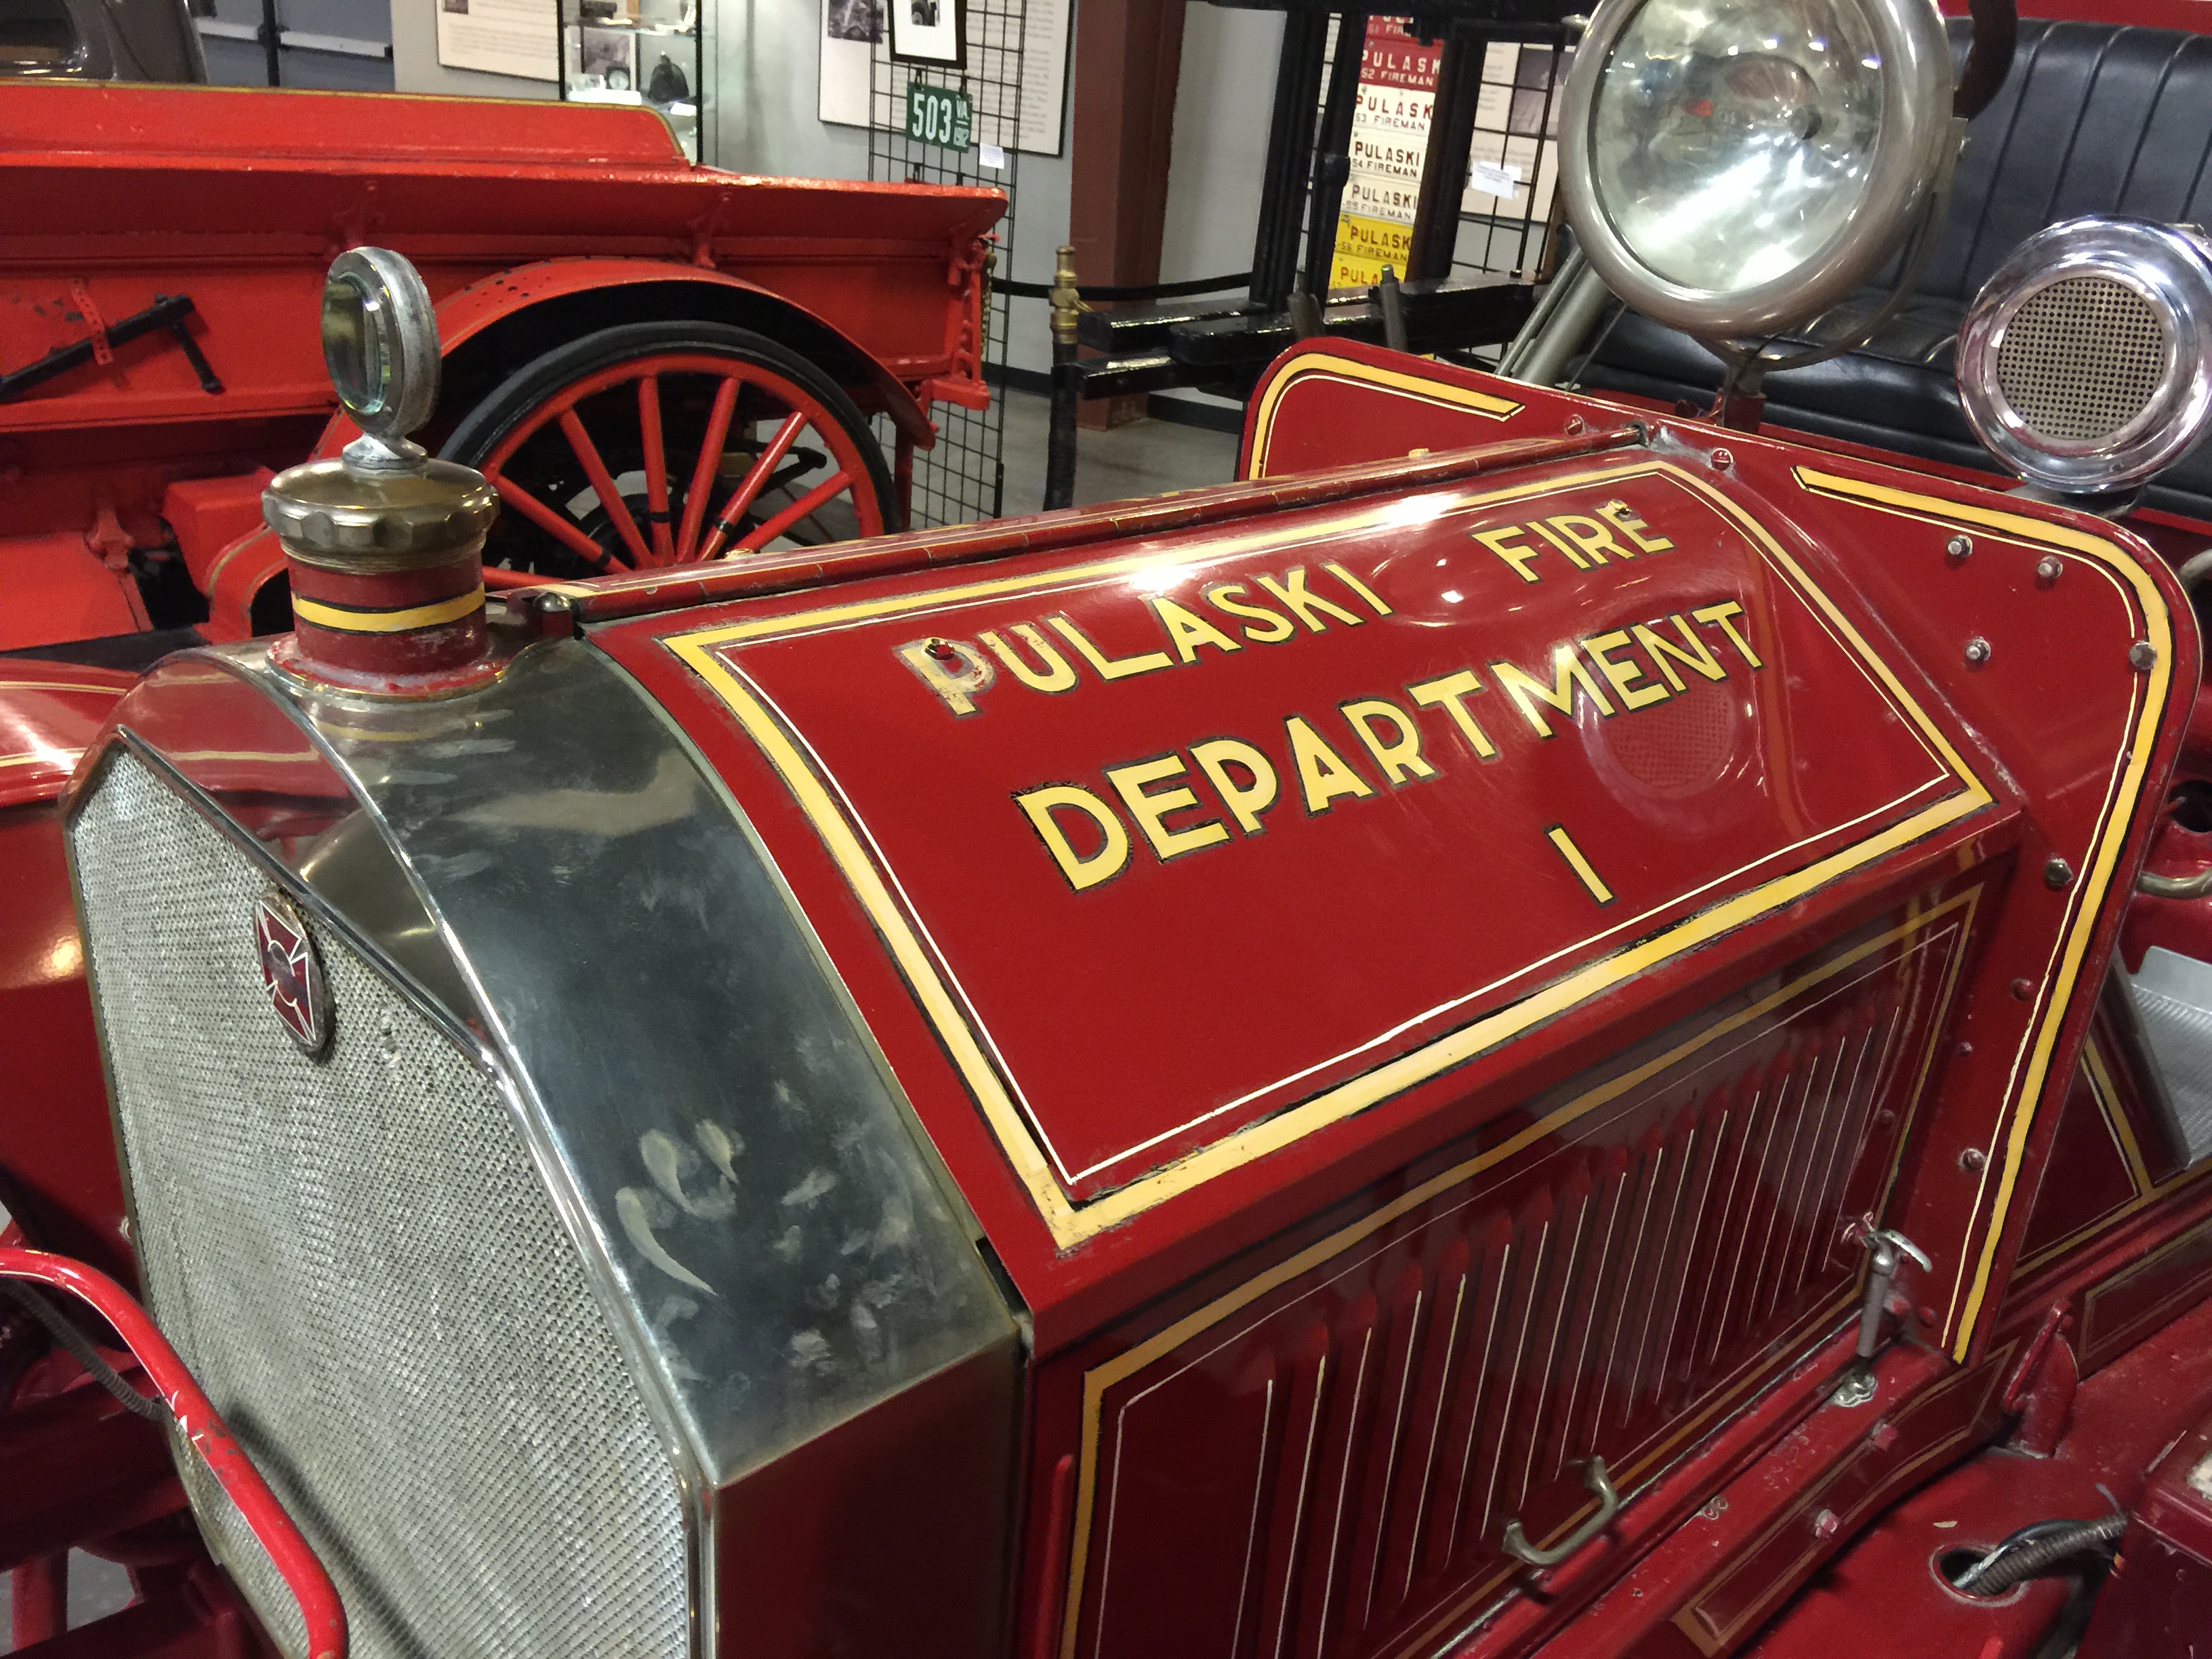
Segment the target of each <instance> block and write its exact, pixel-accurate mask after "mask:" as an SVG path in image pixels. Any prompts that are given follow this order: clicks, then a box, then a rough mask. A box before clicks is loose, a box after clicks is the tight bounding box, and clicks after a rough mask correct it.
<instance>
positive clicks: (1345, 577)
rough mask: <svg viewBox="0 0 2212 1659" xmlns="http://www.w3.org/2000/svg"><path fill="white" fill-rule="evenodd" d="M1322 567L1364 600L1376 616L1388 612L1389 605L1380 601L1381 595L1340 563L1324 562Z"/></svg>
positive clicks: (1383, 615) (1384, 614)
mask: <svg viewBox="0 0 2212 1659" xmlns="http://www.w3.org/2000/svg"><path fill="white" fill-rule="evenodd" d="M1322 569H1324V570H1326V571H1328V573H1329V574H1330V575H1332V576H1334V577H1335V578H1336V579H1337V580H1339V581H1340V582H1342V583H1343V584H1344V585H1345V586H1346V587H1348V588H1350V589H1351V590H1352V592H1355V593H1357V594H1358V595H1359V597H1360V598H1361V599H1364V600H1366V601H1367V603H1368V605H1370V606H1371V607H1372V608H1373V610H1374V611H1375V614H1376V616H1378V617H1387V616H1389V614H1390V607H1389V605H1385V604H1383V596H1382V595H1381V594H1379V593H1377V592H1376V591H1375V590H1374V589H1373V588H1371V587H1370V586H1368V585H1367V584H1366V583H1365V582H1364V581H1362V580H1359V578H1358V577H1357V576H1355V575H1353V574H1352V573H1351V572H1350V571H1349V570H1346V568H1344V567H1343V566H1342V565H1340V564H1324V565H1323V566H1322Z"/></svg>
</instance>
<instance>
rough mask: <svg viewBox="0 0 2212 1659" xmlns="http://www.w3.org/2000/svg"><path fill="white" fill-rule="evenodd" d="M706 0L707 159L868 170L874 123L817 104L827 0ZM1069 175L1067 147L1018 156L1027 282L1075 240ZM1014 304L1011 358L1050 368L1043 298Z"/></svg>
mask: <svg viewBox="0 0 2212 1659" xmlns="http://www.w3.org/2000/svg"><path fill="white" fill-rule="evenodd" d="M708 3H710V4H712V5H713V6H714V10H713V12H712V13H711V14H710V16H709V20H708V21H709V26H710V27H711V28H712V29H713V31H714V33H712V34H711V35H710V36H709V38H708V52H710V53H711V54H712V56H713V61H714V88H713V91H714V105H713V107H712V112H711V115H710V118H709V125H708V141H707V150H706V154H707V157H708V160H709V161H712V162H713V163H714V165H715V166H717V167H728V168H730V169H732V171H735V172H739V173H786V174H789V175H792V176H793V177H798V178H810V179H865V178H866V177H867V176H868V135H867V133H866V131H863V130H862V129H860V128H859V127H848V126H839V125H832V124H830V123H829V122H826V121H823V120H821V119H819V118H817V116H816V114H815V110H816V108H817V101H816V100H817V88H818V85H819V82H820V77H821V70H822V8H821V0H708ZM1194 9H1199V10H1206V9H1210V8H1206V7H1198V8H1194ZM1072 109H1073V100H1072V99H1071V100H1068V102H1067V104H1066V106H1063V111H1062V115H1061V121H1062V124H1063V125H1062V129H1061V138H1060V147H1061V149H1062V151H1063V152H1065V150H1066V144H1067V136H1066V123H1067V121H1068V119H1069V112H1071V111H1072ZM1067 183H1068V172H1067V160H1066V155H1065V154H1064V153H1063V154H1062V155H1024V156H1022V157H1021V158H1020V159H1019V161H1018V162H1017V164H1016V171H1015V186H1014V195H1015V200H1016V204H1017V211H1016V214H1015V223H1014V238H1013V245H1012V250H1011V252H1012V258H1011V261H1009V259H1008V258H1007V250H1006V246H1005V245H1004V244H1003V243H1002V244H1001V252H1000V266H999V269H1000V271H1001V272H1003V273H1006V274H1007V275H1011V276H1013V277H1015V278H1016V279H1018V280H1019V281H1023V282H1036V283H1048V282H1050V281H1051V280H1052V266H1053V254H1054V251H1055V250H1056V249H1058V247H1059V246H1060V244H1061V243H1062V242H1064V241H1066V240H1067ZM1002 234H1003V233H1002ZM1009 264H1011V270H1009ZM1012 307H1013V313H1012V337H1010V339H1009V340H1008V342H1007V354H1006V355H1007V361H1008V362H1012V363H1013V364H1014V365H1015V366H1016V367H1018V368H1031V369H1036V370H1038V371H1040V372H1042V370H1044V369H1047V368H1050V367H1051V366H1052V337H1051V335H1050V333H1049V332H1048V330H1047V326H1046V319H1045V304H1044V301H1042V300H1016V301H1012Z"/></svg>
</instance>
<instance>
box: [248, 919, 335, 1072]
mask: <svg viewBox="0 0 2212 1659" xmlns="http://www.w3.org/2000/svg"><path fill="white" fill-rule="evenodd" d="M253 939H254V943H255V945H257V946H258V947H259V951H260V956H261V984H262V988H263V989H264V990H265V991H267V992H268V994H269V1006H270V1007H271V1008H273V1009H275V1010H276V1018H277V1019H278V1020H279V1021H280V1022H282V1023H283V1027H284V1029H285V1030H286V1031H287V1032H289V1034H290V1035H291V1038H292V1041H293V1042H295V1043H297V1044H299V1046H300V1051H301V1053H302V1054H306V1055H307V1056H308V1057H309V1058H310V1059H319V1058H320V1057H321V1055H322V1053H323V1051H324V1050H325V1048H329V1047H330V1042H331V996H330V989H329V987H328V985H327V984H326V983H325V981H324V978H323V964H322V959H321V958H320V957H318V956H317V955H316V954H315V941H314V940H313V938H311V937H310V936H309V934H308V933H307V918H305V917H304V916H302V915H301V914H300V909H299V907H298V906H297V905H295V903H293V902H292V901H291V899H290V898H289V897H287V896H285V895H284V894H283V893H280V892H278V891H276V890H275V889H273V888H272V889H270V890H269V891H268V892H267V893H264V895H262V898H261V902H260V904H259V905H258V906H257V907H256V908H255V910H254V915H253Z"/></svg>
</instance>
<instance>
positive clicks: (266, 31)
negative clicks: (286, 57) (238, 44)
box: [261, 0, 284, 87]
mask: <svg viewBox="0 0 2212 1659" xmlns="http://www.w3.org/2000/svg"><path fill="white" fill-rule="evenodd" d="M283 45H284V40H283V30H282V29H281V28H279V27H278V26H277V22H276V0H261V49H262V51H263V52H265V53H267V54H268V58H269V84H270V86H272V87H281V86H283V84H284V70H283V62H282V59H281V58H279V56H278V54H279V53H280V52H282V51H283Z"/></svg>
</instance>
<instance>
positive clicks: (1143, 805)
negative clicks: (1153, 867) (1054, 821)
mask: <svg viewBox="0 0 2212 1659" xmlns="http://www.w3.org/2000/svg"><path fill="white" fill-rule="evenodd" d="M1189 770H1190V769H1189V768H1188V766H1186V765H1184V764H1183V760H1182V756H1180V755H1164V756H1163V757H1160V758H1159V759H1158V760H1149V761H1138V762H1137V763H1134V764H1133V765H1129V766H1109V767H1108V768H1107V769H1106V781H1107V782H1109V783H1110V784H1112V785H1113V786H1114V787H1115V789H1116V790H1118V791H1119V792H1120V793H1121V799H1122V801H1123V802H1124V803H1125V804H1126V805H1127V807H1128V809H1129V816H1130V817H1133V818H1134V819H1136V821H1137V828H1139V829H1141V830H1143V831H1144V832H1145V839H1146V841H1148V842H1152V850H1153V851H1154V852H1155V853H1158V854H1159V855H1160V861H1161V862H1162V863H1165V862H1166V861H1167V860H1170V859H1171V858H1174V857H1176V855H1177V854H1182V853H1195V852H1196V851H1198V849H1199V848H1201V847H1218V846H1219V845H1220V844H1221V843H1222V842H1225V841H1227V840H1228V839H1229V830H1228V828H1227V827H1226V826H1225V825H1224V824H1220V823H1215V822H1214V821H1213V820H1212V818H1208V819H1207V820H1206V822H1205V823H1194V824H1192V825H1191V826H1190V827H1189V828H1188V829H1169V828H1168V826H1167V822H1166V820H1167V816H1168V814H1169V813H1170V812H1181V811H1185V810H1187V809H1188V808H1190V807H1193V806H1195V805H1198V796H1197V794H1196V793H1194V791H1192V790H1190V789H1188V788H1179V789H1167V790H1163V791H1161V792H1160V793H1158V794H1147V793H1146V792H1145V786H1146V784H1150V783H1164V782H1166V781H1168V780H1169V779H1170V778H1177V777H1181V776H1182V775H1184V774H1185V773H1187V772H1188V771H1189Z"/></svg>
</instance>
